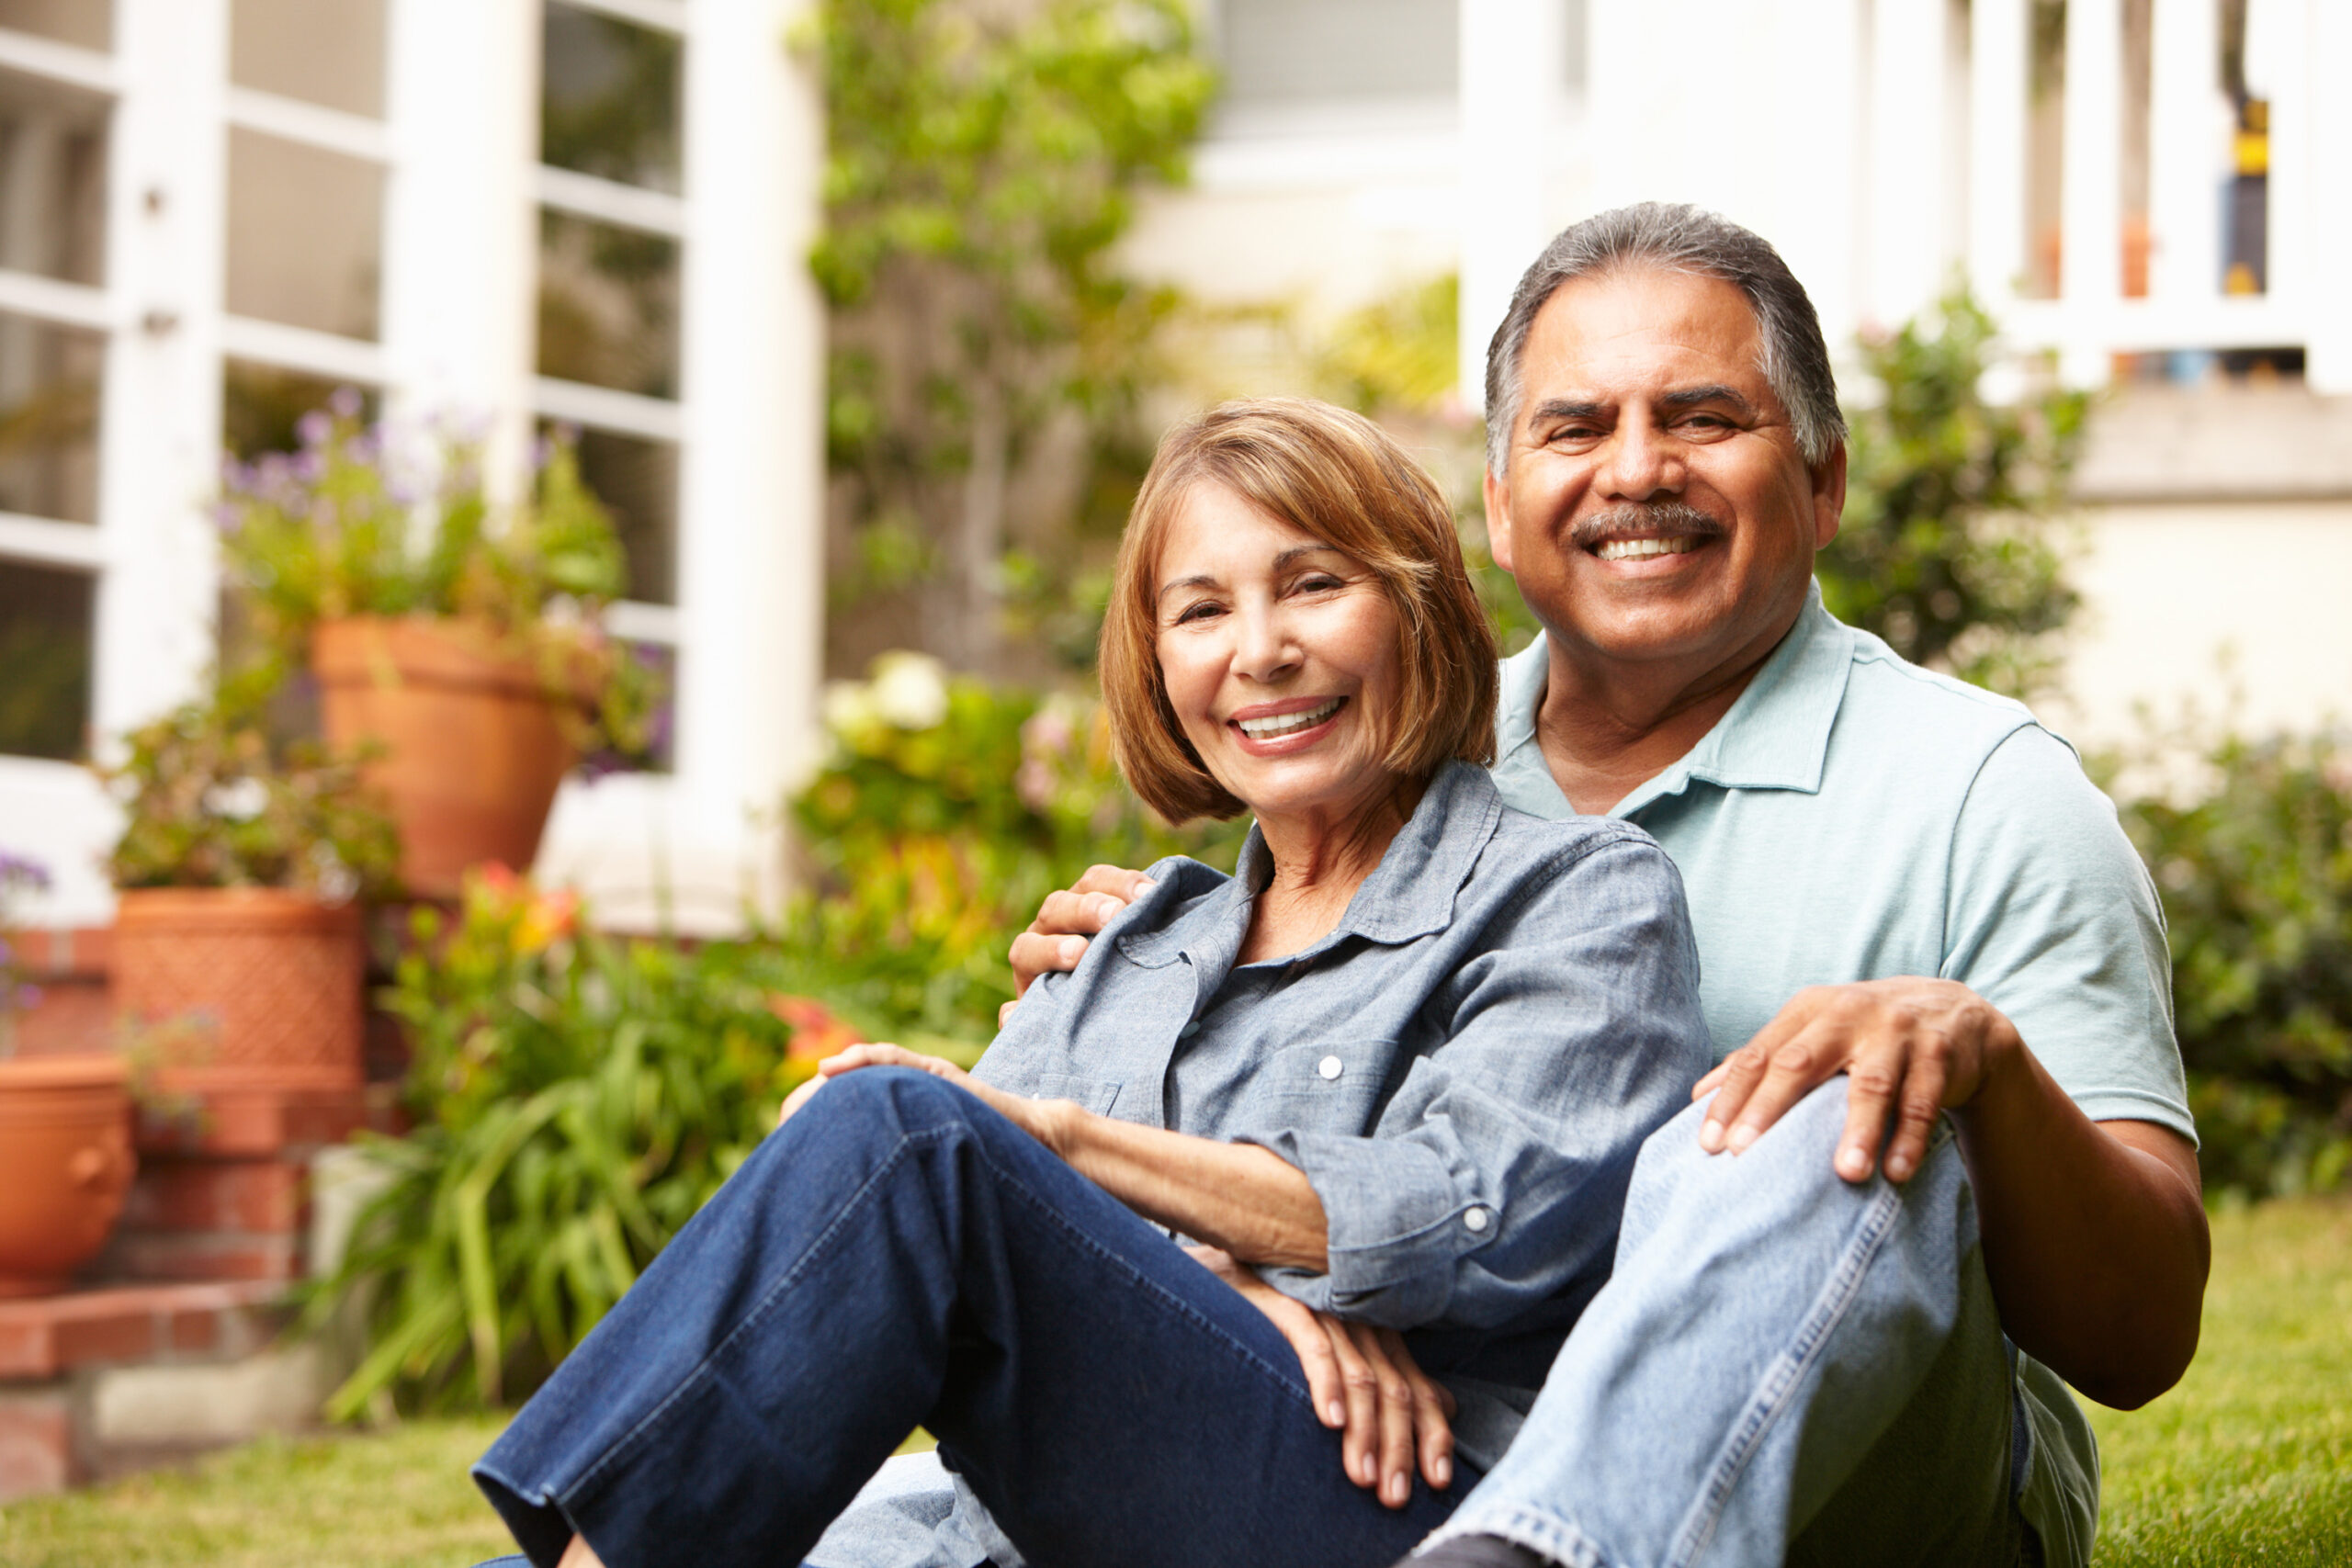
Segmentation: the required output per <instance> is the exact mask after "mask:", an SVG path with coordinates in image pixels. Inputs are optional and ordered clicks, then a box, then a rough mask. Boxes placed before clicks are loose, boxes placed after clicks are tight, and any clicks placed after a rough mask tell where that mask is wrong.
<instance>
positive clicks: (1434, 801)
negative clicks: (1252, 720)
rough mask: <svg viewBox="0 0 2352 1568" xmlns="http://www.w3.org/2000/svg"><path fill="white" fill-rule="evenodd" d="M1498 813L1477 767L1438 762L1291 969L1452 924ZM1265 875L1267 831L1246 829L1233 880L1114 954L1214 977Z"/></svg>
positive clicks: (1245, 924) (1225, 964)
mask: <svg viewBox="0 0 2352 1568" xmlns="http://www.w3.org/2000/svg"><path fill="white" fill-rule="evenodd" d="M1502 813H1503V803H1502V796H1501V795H1498V793H1497V792H1496V789H1495V785H1494V781H1493V780H1492V779H1490V778H1489V777H1487V771H1486V770H1485V769H1484V768H1480V767H1476V766H1474V765H1473V764H1471V763H1468V762H1464V761H1450V762H1447V763H1445V764H1444V765H1443V766H1442V767H1441V768H1440V769H1439V770H1438V772H1437V774H1436V776H1435V777H1433V778H1432V779H1430V784H1429V787H1428V788H1427V789H1426V790H1424V791H1422V792H1421V799H1420V804H1419V805H1418V806H1417V807H1414V808H1413V815H1412V818H1411V819H1410V820H1409V821H1408V822H1407V823H1406V824H1405V826H1404V827H1403V828H1401V829H1398V830H1397V837H1396V838H1395V839H1393V840H1390V841H1389V844H1388V848H1387V850H1386V851H1385V852H1383V853H1382V855H1381V857H1380V863H1379V864H1378V865H1376V866H1374V868H1373V872H1372V874H1371V875H1370V876H1368V877H1366V878H1364V882H1363V886H1361V887H1359V888H1357V889H1356V891H1355V896H1354V897H1352V898H1351V899H1349V901H1348V908H1347V912H1346V913H1345V914H1343V915H1341V916H1340V923H1339V924H1338V925H1337V926H1335V927H1333V928H1332V930H1331V931H1330V933H1329V935H1327V936H1325V937H1324V938H1323V939H1322V940H1321V941H1320V942H1316V943H1315V944H1314V945H1313V946H1312V947H1309V948H1307V949H1306V950H1305V951H1303V952H1300V953H1293V954H1291V955H1290V958H1289V962H1291V963H1293V964H1296V963H1300V962H1304V961H1307V960H1311V959H1312V958H1314V957H1315V956H1317V954H1319V953H1324V952H1325V951H1327V950H1328V949H1329V948H1332V947H1335V946H1337V945H1338V944H1339V943H1340V942H1344V941H1346V940H1347V939H1349V938H1350V937H1363V938H1364V939H1365V940H1366V941H1370V942H1384V943H1390V944H1395V943H1399V942H1411V941H1412V940H1414V939H1415V938H1416V937H1422V936H1427V935H1429V934H1430V932H1432V931H1443V930H1444V929H1445V928H1446V926H1447V925H1448V924H1450V923H1451V922H1452V920H1453V904H1454V897H1455V896H1456V895H1457V894H1459V893H1460V892H1461V890H1462V886H1463V884H1464V883H1465V882H1467V881H1468V880H1469V878H1470V873H1471V871H1472V870H1473V868H1475V867H1476V865H1477V863H1478V856H1479V854H1480V853H1481V852H1483V851H1484V850H1485V849H1486V847H1487V840H1489V839H1491V838H1492V837H1493V836H1494V832H1495V828H1496V825H1497V824H1498V823H1499V822H1500V821H1501V820H1502ZM1165 864H1166V863H1163V865H1165ZM1272 872H1273V858H1272V852H1270V851H1268V849H1267V848H1266V838H1265V834H1264V833H1263V832H1261V830H1260V829H1258V827H1257V826H1256V825H1255V824H1254V823H1253V824H1252V825H1251V826H1250V837H1249V839H1248V840H1247V841H1246V842H1244V843H1243V844H1242V846H1241V855H1240V859H1239V860H1238V862H1237V863H1236V864H1235V866H1234V871H1233V875H1232V876H1230V877H1228V878H1226V879H1225V880H1224V882H1223V884H1222V885H1221V886H1218V887H1216V889H1215V890H1214V891H1213V892H1211V893H1209V894H1208V896H1207V897H1203V898H1201V899H1199V901H1198V902H1197V903H1195V904H1194V905H1193V908H1190V909H1188V910H1186V911H1185V912H1184V913H1183V914H1182V915H1181V916H1179V917H1178V918H1177V919H1174V920H1172V921H1170V922H1169V923H1168V924H1167V925H1165V926H1162V927H1160V928H1159V930H1157V931H1139V932H1137V933H1136V934H1135V935H1133V936H1125V937H1121V938H1120V939H1119V951H1120V952H1122V953H1125V955H1126V956H1127V957H1128V958H1129V959H1131V960H1132V961H1134V962H1135V963H1136V964H1142V965H1144V966H1145V967H1147V968H1157V967H1159V966H1160V965H1162V964H1172V963H1174V962H1176V960H1177V959H1179V958H1189V959H1191V960H1192V961H1193V964H1194V965H1195V967H1199V968H1204V969H1209V970H1214V971H1216V972H1219V973H1222V972H1223V971H1225V970H1227V969H1229V968H1230V967H1231V966H1232V964H1233V961H1234V957H1235V955H1236V954H1237V953H1238V952H1239V948H1240V943H1241V940H1242V937H1243V936H1244V935H1245V934H1246V933H1247V931H1248V930H1249V924H1250V919H1249V915H1250V902H1251V900H1252V899H1254V898H1255V897H1257V895H1258V890H1259V889H1260V888H1261V887H1262V886H1264V885H1265V883H1266V881H1267V879H1268V878H1269V877H1270V876H1271V875H1272ZM1154 875H1155V876H1156V877H1160V880H1161V882H1162V885H1163V886H1166V883H1167V882H1168V880H1169V879H1168V878H1166V877H1164V876H1160V871H1159V868H1155V870H1154ZM1170 892H1171V893H1177V890H1176V889H1172V888H1171V889H1170ZM1177 896H1179V897H1181V893H1178V894H1177Z"/></svg>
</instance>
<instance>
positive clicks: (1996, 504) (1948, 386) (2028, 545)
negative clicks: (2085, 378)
mask: <svg viewBox="0 0 2352 1568" xmlns="http://www.w3.org/2000/svg"><path fill="white" fill-rule="evenodd" d="M1994 333H1995V325H1994V321H1993V319H1992V318H1991V317H1990V316H1988V315H1987V314H1986V313H1985V310H1983V308H1982V307H1980V306H1979V305H1978V304H1977V303H1976V302H1975V301H1974V300H1973V299H1971V298H1970V297H1969V296H1968V295H1967V294H1966V293H1965V292H1961V293H1955V294H1953V295H1951V296H1950V297H1949V298H1947V299H1945V300H1944V301H1943V302H1942V303H1941V304H1940V305H1939V306H1938V307H1937V309H1936V310H1935V311H1934V312H1932V313H1931V314H1930V315H1929V316H1928V317H1925V318H1922V319H1921V320H1919V321H1912V322H1909V323H1907V324H1905V326H1904V327H1903V328H1902V329H1901V330H1899V331H1897V332H1895V333H1893V334H1892V335H1890V336H1887V337H1884V338H1882V339H1878V340H1876V341H1868V340H1866V341H1865V342H1864V343H1863V344H1862V345H1861V352H1862V360H1863V364H1864V366H1865V367H1866V368H1867V369H1868V370H1869V372H1870V374H1871V376H1872V377H1873V378H1875V379H1876V380H1877V381H1878V383H1879V385H1880V387H1881V388H1882V389H1883V393H1884V396H1883V400H1881V401H1880V402H1878V403H1877V404H1876V405H1874V406H1872V407H1869V408H1863V409H1856V410H1849V412H1848V419H1849V423H1851V425H1852V432H1853V434H1852V440H1851V443H1850V445H1849V467H1848V484H1847V496H1846V515H1845V523H1844V525H1843V527H1842V528H1841V529H1840V530H1839V532H1838V537H1837V538H1836V539H1835V540H1834V541H1833V542H1832V543H1831V544H1830V546H1829V547H1828V548H1827V549H1826V550H1824V551H1823V552H1821V554H1820V556H1819V557H1818V558H1816V561H1815V573H1816V575H1817V576H1818V577H1819V578H1820V580H1821V589H1822V595H1823V598H1824V599H1825V600H1826V603H1827V604H1828V606H1829V609H1830V612H1831V613H1832V614H1833V615H1837V616H1838V619H1840V620H1842V621H1846V622H1848V623H1849V624H1850V625H1853V626H1861V627H1863V628H1864V629H1865V630H1868V631H1872V632H1875V633H1877V634H1878V635H1879V636H1880V637H1884V638H1885V639H1886V640H1887V641H1888V642H1889V643H1890V644H1892V645H1893V647H1894V650H1895V651H1896V652H1897V653H1900V654H1902V655H1903V656H1904V657H1905V659H1909V660H1914V661H1916V662H1918V663H1922V664H1934V665H1938V666H1941V667H1944V668H1949V669H1951V671H1953V672H1954V673H1956V674H1958V675H1960V676H1961V677H1962V679H1963V680H1968V681H1973V682H1978V683H1979V684H1982V685H1987V686H1991V687H1993V688H1994V689H1995V690H1996V691H2005V692H2010V693H2022V692H2026V691H2030V690H2031V689H2032V688H2033V687H2034V686H2035V685H2036V684H2037V683H2039V682H2041V681H2042V680H2044V679H2045V678H2046V677H2047V675H2048V674H2049V672H2050V669H2051V666H2052V656H2051V654H2050V653H2049V651H2048V649H2047V648H2046V646H2045V644H2044V642H2043V640H2042V639H2044V637H2045V636H2046V634H2050V633H2053V632H2055V631H2057V630H2058V629H2059V628H2060V627H2062V626H2064V625H2065V623H2066V620H2067V618H2068V617H2069V616H2070V615H2073V614H2074V611H2075V604H2076V597H2075V592H2074V590H2073V589H2072V588H2070V587H2069V586H2067V584H2066V581H2065V576H2064V568H2065V556H2064V551H2063V550H2062V549H2061V548H2060V547H2059V546H2058V544H2057V543H2056V542H2055V541H2053V539H2052V535H2051V531H2050V527H2049V522H2048V520H2049V519H2050V518H2051V517H2052V515H2053V514H2054V513H2057V512H2058V511H2060V510H2061V509H2062V508H2063V507H2064V504H2065V499H2066V481H2067V476H2068V475H2069V473H2070V472H2071V471H2072V469H2073V467H2074V462H2075V455H2076V453H2077V451H2078V450H2079V448H2080V446H2081V444H2082V436H2083V418H2084V414H2085V412H2086V408H2087V400H2086V398H2085V397H2084V396H2083V395H2082V394H2080V393H2075V392H2050V393H2045V394H2043V395H2041V396H2039V397H2033V398H2028V399H2023V400H2019V401H2018V402H2017V403H2015V404H2013V405H2000V404H1995V403H1990V402H1987V401H1986V400H1985V399H1984V397H1983V396H1982V395H1981V394H1980V393H1979V391H1978V386H1979V383H1980V382H1981V380H1982V378H1983V377H1984V374H1985V369H1986V368H1987V365H1988V362H1989V359H1990V355H1991V349H1992V345H1993V339H1994Z"/></svg>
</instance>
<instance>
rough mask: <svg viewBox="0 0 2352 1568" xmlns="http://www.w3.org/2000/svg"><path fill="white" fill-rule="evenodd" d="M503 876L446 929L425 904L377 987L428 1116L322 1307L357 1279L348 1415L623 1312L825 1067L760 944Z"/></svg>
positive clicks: (498, 1365)
mask: <svg viewBox="0 0 2352 1568" xmlns="http://www.w3.org/2000/svg"><path fill="white" fill-rule="evenodd" d="M576 915H577V911H576V908H575V907H574V905H573V904H572V903H571V900H570V899H569V898H567V897H562V896H541V895H538V894H537V893H535V892H534V891H533V890H532V889H531V888H530V886H528V885H527V884H526V883H521V882H518V881H516V880H515V878H513V877H512V876H511V875H506V876H500V875H485V876H481V877H480V878H478V879H476V880H475V881H473V882H472V883H471V884H470V885H469V887H468V889H467V893H466V897H465V902H464V906H463V908H462V911H461V912H460V914H459V916H458V919H457V920H456V921H455V923H454V924H451V923H448V922H446V921H445V920H444V919H442V917H440V916H439V915H437V914H435V912H433V911H431V910H429V909H427V910H420V911H419V913H418V915H417V917H416V925H415V930H414V932H413V937H414V942H413V946H412V948H411V951H410V952H409V953H408V955H407V956H406V957H404V958H403V959H402V960H401V964H400V967H399V971H398V976H397V979H396V981H395V983H394V984H393V986H392V987H391V988H390V990H389V991H388V992H386V993H385V996H384V1002H385V1005H386V1007H387V1008H388V1009H389V1010H390V1011H391V1012H392V1013H393V1014H394V1015H395V1016H397V1017H399V1018H400V1019H401V1021H403V1022H405V1023H406V1024H407V1025H408V1027H409V1031H410V1039H411V1041H412V1042H413V1049H414V1053H415V1055H414V1057H413V1065H412V1067H411V1070H410V1074H409V1078H408V1100H409V1109H410V1111H411V1112H412V1114H413V1116H414V1118H415V1131H414V1132H413V1133H412V1134H410V1135H409V1136H408V1137H406V1138H402V1139H398V1140H389V1139H379V1140H376V1141H375V1142H374V1143H373V1145H371V1146H372V1148H373V1149H374V1151H375V1153H376V1154H377V1156H378V1157H379V1159H380V1160H381V1162H382V1163H383V1165H384V1167H385V1168H387V1169H388V1170H389V1171H390V1177H391V1180H390V1186H389V1187H388V1188H387V1190H385V1191H384V1192H383V1193H382V1194H381V1195H379V1197H378V1198H377V1199H375V1200H374V1201H372V1202H370V1204H369V1205H368V1208H367V1209H366V1211H365V1212H364V1213H362V1215H361V1217H360V1221H359V1224H358V1226H357V1228H356V1234H355V1235H354V1238H353V1243H352V1247H351V1249H350V1251H349V1253H348V1254H347V1255H346V1257H345V1261H344V1264H343V1266H342V1268H341V1269H339V1270H338V1272H337V1273H335V1274H334V1276H332V1277H330V1278H328V1279H326V1280H322V1281H320V1282H319V1283H318V1284H317V1285H316V1286H314V1287H312V1289H311V1306H310V1317H311V1321H312V1322H313V1323H314V1324H316V1323H320V1322H323V1321H324V1320H325V1319H326V1318H327V1317H329V1316H330V1315H331V1314H332V1313H333V1311H334V1307H335V1305H336V1303H339V1302H341V1301H343V1300H345V1299H346V1298H348V1297H350V1296H352V1295H354V1294H355V1293H356V1294H357V1296H358V1298H359V1299H360V1300H362V1301H363V1302H365V1303H367V1308H366V1311H367V1314H368V1344H369V1349H368V1354H367V1356H366V1358H365V1359H363V1360H362V1362H361V1363H360V1366H359V1368H358V1370H357V1371H355V1372H354V1373H353V1374H352V1376H351V1377H350V1379H349V1380H348V1381H347V1382H345V1384H344V1385H343V1387H342V1388H341V1389H339V1390H338V1391H337V1392H336V1393H335V1394H334V1398H333V1399H332V1400H331V1401H330V1402H329V1404H328V1412H329V1414H330V1415H331V1416H334V1417H335V1418H337V1419H350V1418H352V1417H354V1416H358V1415H360V1414H362V1413H364V1412H367V1411H368V1410H369V1409H371V1408H381V1406H382V1404H383V1403H384V1401H386V1400H387V1399H391V1400H396V1401H397V1402H398V1404H401V1405H403V1406H406V1407H408V1408H412V1409H414V1408H424V1409H446V1408H455V1407H469V1406H473V1405H477V1404H495V1403H497V1402H498V1401H499V1400H501V1399H502V1398H505V1397H518V1396H520V1395H522V1394H524V1393H528V1392H529V1390H530V1389H531V1388H532V1387H534V1386H536V1384H537V1382H539V1381H540V1380H541V1379H543V1378H544V1377H545V1376H546V1374H547V1372H548V1370H549V1369H551V1368H552V1367H553V1366H554V1365H555V1364H556V1362H558V1361H559V1360H560V1359H562V1358H563V1356H564V1355H565V1354H566V1353H567V1352H568V1351H570V1350H571V1348H572V1347H573V1346H575V1345H577V1344H578V1343H579V1342H580V1340H581V1338H582V1337H583V1336H585V1335H586V1334H587V1332H588V1331H589V1329H591V1328H593V1327H594V1325H596V1323H597V1322H598V1321H599V1320H600V1319H602V1318H603V1316H604V1314H605V1313H606V1312H608V1311H610V1310H611V1308H612V1305H613V1303H615V1302H616V1301H618V1300H619V1299H620V1295H621V1292H623V1291H626V1290H627V1289H628V1286H629V1284H630V1282H631V1281H632V1280H635V1279H636V1278H637V1276H638V1274H639V1271H640V1270H641V1269H644V1267H645V1266H646V1264H647V1263H648V1262H650V1260H651V1259H652V1258H653V1256H654V1255H655V1254H656V1253H658V1252H659V1251H660V1250H661V1249H662V1247H663V1246H664V1245H665V1244H666V1243H667V1242H668V1241H669V1239H670V1238H671V1237H672V1236H673V1235H675V1234H676V1233H677V1231H678V1228H679V1227H680V1226H681V1225H684V1224H685V1223H686V1221H687V1220H688V1219H690V1218H692V1217H693V1215H694V1213H695V1211H696V1210H698V1209H699V1208H701V1207H702V1205H703V1203H704V1202H705V1201H707V1200H708V1199H709V1197H710V1195H711V1194H712V1193H713V1192H715V1191H717V1190H718V1185H719V1183H720V1182H722V1181H723V1180H725V1179H726V1178H727V1177H728V1175H729V1173H730V1172H732V1171H733V1170H734V1168H736V1167H737V1166H738V1165H740V1164H741V1162H742V1160H743V1158H744V1157H745V1156H747V1155H748V1154H749V1153H750V1152H751V1150H752V1147H753V1146H754V1145H756V1144H757V1143H758V1142H759V1140H760V1138H761V1137H762V1136H763V1134H765V1133H766V1131H767V1129H768V1127H769V1125H770V1124H771V1123H772V1122H774V1120H775V1113H776V1108H777V1106H778V1105H779V1104H780V1103H781V1102H782V1100H783V1097H784V1095H785V1094H786V1093H787V1092H789V1090H790V1089H791V1088H792V1087H793V1085H795V1084H796V1083H797V1082H799V1081H800V1080H801V1079H802V1078H803V1077H807V1076H808V1073H809V1070H810V1068H809V1064H808V1063H807V1062H806V1061H804V1060H802V1059H800V1058H798V1057H796V1056H794V1055H792V1054H791V1051H790V1044H791V1041H792V1037H793V1029H792V1026H791V1025H790V1024H788V1023H786V1021H785V1020H784V1017H783V1015H782V1012H781V1010H780V1008H779V1003H780V1002H781V1000H782V998H777V997H776V996H775V995H774V994H773V992H772V991H771V989H770V988H769V987H768V984H767V982H768V980H769V979H770V978H772V976H771V973H770V971H771V969H772V967H773V954H772V953H770V952H769V951H768V950H766V949H763V948H762V947H760V946H758V945H756V944H744V943H737V942H712V943H708V944H706V945H703V946H700V947H695V948H686V947H683V946H681V945H679V944H677V943H675V942H656V941H643V940H639V941H626V940H621V939H617V938H611V937H605V936H601V935H598V934H597V933H595V932H594V931H589V930H587V929H585V928H584V927H582V926H581V925H580V924H579V922H578V920H577V918H576Z"/></svg>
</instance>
